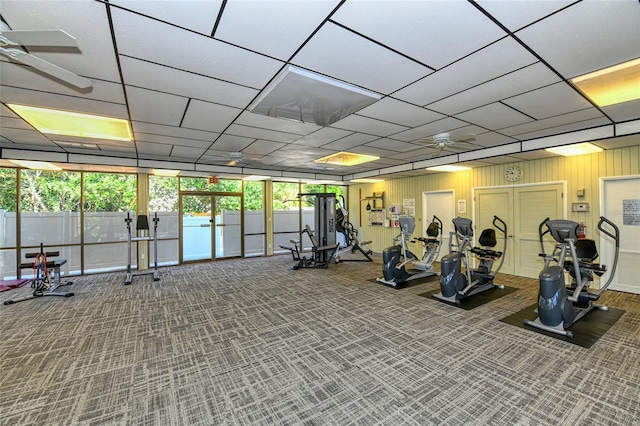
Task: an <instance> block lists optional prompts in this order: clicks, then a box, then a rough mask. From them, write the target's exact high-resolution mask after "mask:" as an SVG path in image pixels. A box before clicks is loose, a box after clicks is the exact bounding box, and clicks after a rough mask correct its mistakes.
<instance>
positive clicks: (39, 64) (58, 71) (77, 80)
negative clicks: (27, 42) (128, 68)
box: [0, 47, 91, 89]
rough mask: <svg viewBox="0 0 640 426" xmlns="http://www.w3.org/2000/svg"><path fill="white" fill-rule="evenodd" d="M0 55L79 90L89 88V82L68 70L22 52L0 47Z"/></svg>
mask: <svg viewBox="0 0 640 426" xmlns="http://www.w3.org/2000/svg"><path fill="white" fill-rule="evenodd" d="M0 54H3V55H5V56H7V57H8V58H9V59H12V60H14V61H16V62H20V63H22V64H25V65H29V66H30V67H33V68H35V69H37V70H40V71H42V72H43V73H45V74H48V75H51V76H53V77H55V78H57V79H60V80H62V81H65V82H67V83H69V84H71V85H73V86H76V87H78V88H80V89H86V88H88V87H91V80H89V79H87V78H84V77H80V76H79V75H77V74H74V73H72V72H71V71H69V70H66V69H64V68H60V67H59V66H57V65H54V64H52V63H51V62H47V61H45V60H44V59H40V58H38V57H37V56H33V55H31V54H29V53H27V52H25V51H24V50H21V49H6V48H4V47H0Z"/></svg>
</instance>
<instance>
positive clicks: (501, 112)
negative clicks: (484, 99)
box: [457, 103, 532, 129]
mask: <svg viewBox="0 0 640 426" xmlns="http://www.w3.org/2000/svg"><path fill="white" fill-rule="evenodd" d="M457 117H458V118H460V119H462V120H465V121H468V122H469V123H473V124H476V125H478V126H482V127H484V128H486V129H497V128H500V126H504V127H510V126H515V125H516V124H522V123H526V122H528V121H532V119H531V118H530V117H527V116H526V115H524V114H521V113H519V112H518V111H515V110H514V109H512V108H509V107H508V106H506V105H502V104H500V103H493V104H490V105H485V106H482V107H480V108H476V109H472V110H471V111H467V112H463V113H462V114H458V115H457Z"/></svg>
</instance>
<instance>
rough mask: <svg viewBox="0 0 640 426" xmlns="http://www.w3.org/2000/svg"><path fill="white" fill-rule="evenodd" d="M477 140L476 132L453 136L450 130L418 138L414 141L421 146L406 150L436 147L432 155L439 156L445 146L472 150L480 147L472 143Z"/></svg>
mask: <svg viewBox="0 0 640 426" xmlns="http://www.w3.org/2000/svg"><path fill="white" fill-rule="evenodd" d="M475 140H476V135H474V134H467V135H460V136H451V134H450V133H448V132H444V133H438V134H436V135H433V136H429V137H427V138H421V139H418V140H417V141H415V142H414V143H415V144H418V145H419V146H417V147H415V148H409V149H406V150H405V152H407V151H414V150H417V149H423V148H435V150H436V152H435V153H434V154H433V155H432V157H437V156H439V155H440V154H441V153H442V151H443V150H444V149H445V148H451V149H455V150H471V149H475V148H479V146H478V145H475V144H473V143H472V142H474V141H475Z"/></svg>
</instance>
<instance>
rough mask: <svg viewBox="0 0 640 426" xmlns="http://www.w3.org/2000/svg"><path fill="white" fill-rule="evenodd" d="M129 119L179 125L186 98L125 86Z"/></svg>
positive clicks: (185, 106)
mask: <svg viewBox="0 0 640 426" xmlns="http://www.w3.org/2000/svg"><path fill="white" fill-rule="evenodd" d="M126 91H127V98H128V100H129V111H130V113H131V119H132V120H136V121H146V122H150V123H156V124H164V125H171V126H179V125H180V121H181V120H182V116H183V115H184V111H185V109H186V108H187V101H188V99H187V98H184V97H181V96H175V95H168V94H166V93H160V92H155V91H153V90H146V89H139V88H137V87H131V86H127V87H126Z"/></svg>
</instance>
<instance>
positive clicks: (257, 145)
mask: <svg viewBox="0 0 640 426" xmlns="http://www.w3.org/2000/svg"><path fill="white" fill-rule="evenodd" d="M285 145H286V144H285V143H281V142H272V141H265V140H257V141H255V142H253V143H252V144H251V145H249V146H247V147H246V148H244V149H243V150H242V152H244V153H247V154H257V155H267V154H269V153H271V152H273V151H275V150H277V149H280V148H282V147H283V146H285Z"/></svg>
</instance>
